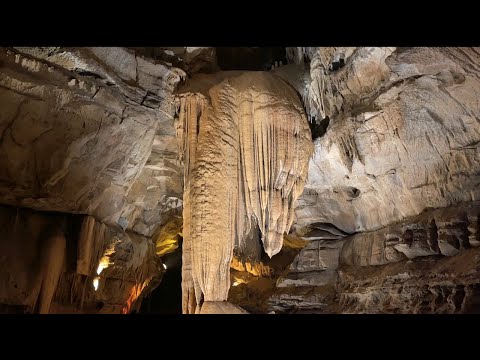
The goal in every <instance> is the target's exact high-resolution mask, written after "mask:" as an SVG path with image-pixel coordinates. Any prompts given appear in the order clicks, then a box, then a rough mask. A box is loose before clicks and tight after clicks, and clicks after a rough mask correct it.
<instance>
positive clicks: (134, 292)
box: [122, 279, 150, 314]
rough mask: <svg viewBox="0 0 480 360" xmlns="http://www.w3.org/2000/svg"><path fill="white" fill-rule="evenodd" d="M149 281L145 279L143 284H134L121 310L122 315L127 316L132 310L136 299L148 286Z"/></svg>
mask: <svg viewBox="0 0 480 360" xmlns="http://www.w3.org/2000/svg"><path fill="white" fill-rule="evenodd" d="M149 282H150V279H147V280H146V281H145V282H144V283H143V284H135V285H133V287H132V289H131V290H130V296H129V297H128V300H127V304H126V305H125V306H124V307H123V308H122V313H123V314H128V313H129V312H130V310H131V309H132V305H133V303H134V302H135V300H137V298H138V297H139V296H140V295H141V294H142V291H143V289H145V287H146V286H147V285H148V283H149Z"/></svg>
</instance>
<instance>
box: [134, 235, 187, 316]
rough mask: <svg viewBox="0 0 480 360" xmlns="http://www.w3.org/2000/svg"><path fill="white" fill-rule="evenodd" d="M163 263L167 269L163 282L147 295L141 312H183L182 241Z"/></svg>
mask: <svg viewBox="0 0 480 360" xmlns="http://www.w3.org/2000/svg"><path fill="white" fill-rule="evenodd" d="M162 260H163V263H164V264H165V265H166V266H167V271H166V272H165V274H164V275H163V278H162V282H161V283H160V285H159V286H158V287H157V288H156V289H154V290H153V291H152V292H151V293H150V294H149V295H147V296H146V297H145V298H144V299H143V302H142V305H141V307H140V311H139V313H140V314H181V313H182V248H181V241H180V243H179V248H178V249H177V250H175V252H173V253H171V254H168V255H165V256H164V257H163V258H162Z"/></svg>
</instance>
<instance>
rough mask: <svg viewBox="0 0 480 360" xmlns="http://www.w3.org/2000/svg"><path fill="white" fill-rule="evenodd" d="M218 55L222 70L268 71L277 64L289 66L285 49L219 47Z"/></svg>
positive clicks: (217, 49)
mask: <svg viewBox="0 0 480 360" xmlns="http://www.w3.org/2000/svg"><path fill="white" fill-rule="evenodd" d="M216 53H217V63H218V66H219V67H220V69H221V70H251V71H268V70H270V69H271V68H272V65H274V64H275V62H276V63H277V65H279V64H280V62H281V63H282V64H287V54H286V50H285V48H283V47H218V48H216Z"/></svg>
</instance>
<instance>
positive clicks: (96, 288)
mask: <svg viewBox="0 0 480 360" xmlns="http://www.w3.org/2000/svg"><path fill="white" fill-rule="evenodd" d="M98 280H100V278H99V277H96V278H95V279H93V287H94V288H95V291H97V290H98Z"/></svg>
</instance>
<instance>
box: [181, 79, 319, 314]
mask: <svg viewBox="0 0 480 360" xmlns="http://www.w3.org/2000/svg"><path fill="white" fill-rule="evenodd" d="M177 100H178V101H177V102H178V104H177V105H178V120H177V137H178V141H179V147H180V148H179V152H180V154H181V158H182V160H183V162H184V166H185V178H184V187H185V189H184V214H183V215H184V230H183V233H184V243H183V270H182V272H183V275H182V277H183V279H182V291H183V312H184V313H194V312H197V313H198V312H199V308H198V305H199V304H201V303H202V301H224V300H226V299H227V295H228V290H229V288H230V276H229V272H230V263H231V260H232V256H233V252H234V249H235V251H236V252H237V253H239V254H240V255H244V256H247V257H248V255H249V254H248V252H249V251H251V250H252V249H255V248H256V244H257V239H258V237H259V236H256V234H258V233H260V234H259V235H260V237H261V241H262V243H263V247H264V249H265V252H266V253H267V254H268V255H269V256H270V257H272V256H273V255H275V254H276V253H278V252H279V251H280V249H281V248H282V242H283V234H284V233H285V232H288V231H289V229H290V227H291V225H292V222H293V220H294V213H293V205H294V202H295V200H296V199H297V198H298V196H299V195H300V194H301V192H302V191H303V187H304V184H305V181H306V176H307V167H308V160H309V158H310V155H311V154H312V142H311V134H310V129H309V127H308V123H307V119H306V116H305V113H304V111H303V108H302V105H301V103H300V100H299V98H298V95H297V94H296V92H295V91H294V90H293V89H292V88H291V87H290V86H289V85H287V84H286V83H285V82H284V81H283V80H281V79H280V78H278V77H276V76H275V75H272V74H270V73H266V72H245V73H243V72H228V73H217V74H215V75H210V76H208V75H199V76H197V77H196V78H194V79H192V80H191V81H190V84H189V85H187V86H186V87H185V88H184V89H182V90H181V91H180V92H179V94H178V98H177Z"/></svg>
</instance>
